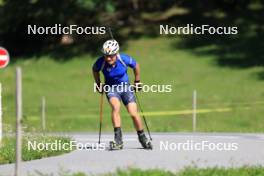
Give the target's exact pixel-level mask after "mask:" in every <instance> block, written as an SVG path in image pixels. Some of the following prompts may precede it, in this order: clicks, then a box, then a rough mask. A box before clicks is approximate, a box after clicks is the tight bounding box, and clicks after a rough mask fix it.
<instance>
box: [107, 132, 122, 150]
mask: <svg viewBox="0 0 264 176" xmlns="http://www.w3.org/2000/svg"><path fill="white" fill-rule="evenodd" d="M114 130H115V140H114V141H110V143H109V149H110V150H122V149H123V146H124V144H123V140H122V132H121V128H115V129H114Z"/></svg>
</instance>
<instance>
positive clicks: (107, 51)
mask: <svg viewBox="0 0 264 176" xmlns="http://www.w3.org/2000/svg"><path fill="white" fill-rule="evenodd" d="M118 51H119V44H118V42H117V41H116V40H114V39H111V40H107V41H106V42H104V45H103V48H102V52H103V53H104V55H113V54H117V53H118Z"/></svg>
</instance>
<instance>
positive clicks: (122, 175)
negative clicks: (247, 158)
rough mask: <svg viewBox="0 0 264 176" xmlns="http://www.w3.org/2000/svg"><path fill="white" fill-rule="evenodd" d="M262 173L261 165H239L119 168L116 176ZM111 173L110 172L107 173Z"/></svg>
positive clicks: (251, 175) (252, 175)
mask: <svg viewBox="0 0 264 176" xmlns="http://www.w3.org/2000/svg"><path fill="white" fill-rule="evenodd" d="M263 174H264V168H263V167H241V168H229V169H225V168H206V169H198V168H187V169H184V170H183V171H180V172H178V173H172V172H169V171H164V170H146V171H143V170H140V169H130V170H127V171H125V170H120V171H118V172H117V173H115V174H114V175H116V176H132V175H133V176H143V175H144V176H261V175H263ZM109 175H111V174H109Z"/></svg>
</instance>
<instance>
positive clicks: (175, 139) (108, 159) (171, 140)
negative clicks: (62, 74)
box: [0, 133, 264, 176]
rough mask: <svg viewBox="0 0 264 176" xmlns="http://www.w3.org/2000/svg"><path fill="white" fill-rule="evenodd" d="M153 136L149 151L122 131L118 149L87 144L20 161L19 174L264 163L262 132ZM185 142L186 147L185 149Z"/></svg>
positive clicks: (1, 168)
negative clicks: (88, 145)
mask: <svg viewBox="0 0 264 176" xmlns="http://www.w3.org/2000/svg"><path fill="white" fill-rule="evenodd" d="M68 135H69V136H72V137H73V138H74V139H75V140H76V141H77V142H80V143H81V144H84V143H88V144H91V143H96V142H97V138H98V136H97V134H90V133H89V134H88V133H80V134H73V133H72V134H68ZM112 138H113V136H112V134H103V136H102V142H103V143H107V144H108V143H109V141H110V140H112ZM153 139H154V140H153V144H154V150H151V151H146V150H143V149H141V146H140V145H139V143H138V142H137V136H136V135H135V134H125V135H124V142H125V148H124V149H123V150H121V151H109V150H108V148H106V149H105V150H92V149H91V148H87V149H86V150H84V149H83V150H76V151H73V152H71V153H69V154H65V155H61V156H57V157H50V158H45V159H41V160H34V161H29V162H23V164H22V175H23V176H25V175H27V174H28V173H31V174H32V173H35V172H36V170H37V171H40V172H42V173H54V175H57V174H58V173H59V172H60V171H61V170H64V171H66V170H70V171H72V172H78V171H80V172H85V173H87V174H91V173H92V174H98V173H106V172H114V171H115V170H116V169H117V168H127V167H136V168H142V169H149V168H160V169H166V170H171V171H178V170H179V169H182V168H184V167H186V166H197V167H212V166H220V167H239V166H243V165H262V166H264V159H263V158H264V134H235V133H233V134H227V133H154V134H153ZM202 142H204V144H205V145H207V144H210V146H211V147H214V146H215V145H216V144H218V145H219V147H222V149H223V147H225V150H226V151H223V150H222V151H217V150H214V151H211V150H210V149H209V147H207V146H204V147H205V148H204V150H203V151H202V150H201V148H199V147H201V143H202ZM179 143H182V144H179ZM167 144H168V145H167ZM191 144H192V146H194V145H197V147H198V150H196V151H195V150H193V149H191ZM166 145H167V146H166ZM188 145H189V150H187V149H188V148H187V147H188ZM168 146H169V147H168ZM166 147H168V148H166ZM177 147H178V148H177ZM100 149H101V148H100ZM167 149H168V150H167ZM211 149H213V148H211ZM232 149H233V150H232ZM236 149H237V150H236ZM227 150H229V151H227ZM230 150H231V151H230ZM13 173H14V164H9V165H0V175H1V176H11V175H13Z"/></svg>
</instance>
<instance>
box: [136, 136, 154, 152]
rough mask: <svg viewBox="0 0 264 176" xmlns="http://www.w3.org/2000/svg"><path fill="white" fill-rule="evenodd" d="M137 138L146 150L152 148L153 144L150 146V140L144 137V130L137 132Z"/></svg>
mask: <svg viewBox="0 0 264 176" xmlns="http://www.w3.org/2000/svg"><path fill="white" fill-rule="evenodd" d="M138 140H139V142H140V144H141V145H142V147H143V148H144V149H147V150H152V149H153V146H152V144H151V142H150V141H149V139H148V138H147V137H146V135H145V133H144V132H139V133H138Z"/></svg>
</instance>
